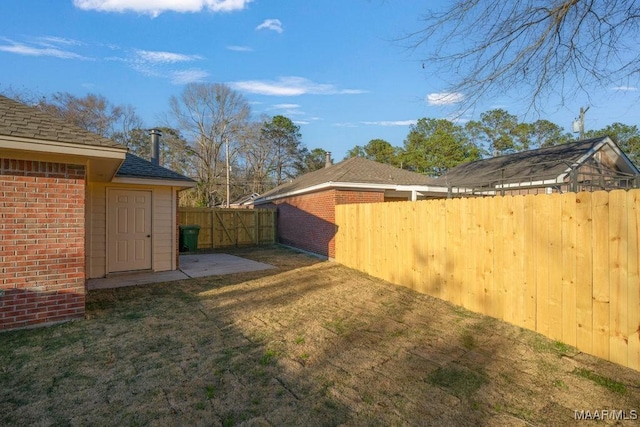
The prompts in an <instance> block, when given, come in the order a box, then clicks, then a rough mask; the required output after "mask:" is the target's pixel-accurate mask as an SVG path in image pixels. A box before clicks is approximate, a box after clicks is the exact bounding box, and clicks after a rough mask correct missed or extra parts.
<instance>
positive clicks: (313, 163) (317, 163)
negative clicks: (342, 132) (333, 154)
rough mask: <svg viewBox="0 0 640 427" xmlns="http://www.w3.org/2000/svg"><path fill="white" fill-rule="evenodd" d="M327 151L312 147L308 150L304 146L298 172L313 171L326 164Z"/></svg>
mask: <svg viewBox="0 0 640 427" xmlns="http://www.w3.org/2000/svg"><path fill="white" fill-rule="evenodd" d="M326 162H327V151H325V150H323V149H322V148H314V149H313V150H311V151H309V150H308V149H306V148H304V149H303V150H302V164H301V165H300V167H299V168H298V174H299V175H302V174H305V173H309V172H313V171H316V170H318V169H322V168H324V167H325V166H326Z"/></svg>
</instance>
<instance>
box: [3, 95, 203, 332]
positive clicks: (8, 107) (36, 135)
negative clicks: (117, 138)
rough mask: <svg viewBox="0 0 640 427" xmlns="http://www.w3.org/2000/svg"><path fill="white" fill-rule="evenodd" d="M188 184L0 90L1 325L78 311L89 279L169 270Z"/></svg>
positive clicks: (62, 316)
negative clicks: (182, 195)
mask: <svg viewBox="0 0 640 427" xmlns="http://www.w3.org/2000/svg"><path fill="white" fill-rule="evenodd" d="M154 151H155V153H158V150H154ZM194 185H195V182H194V181H193V180H191V179H190V178H187V177H185V176H182V175H180V174H177V173H175V172H172V171H170V170H168V169H165V168H163V167H161V166H159V165H158V159H157V157H155V158H154V161H153V162H148V161H146V160H143V159H141V158H139V157H137V156H134V155H132V154H129V153H128V152H127V148H126V147H123V146H121V145H118V144H116V143H115V142H114V141H111V140H109V139H107V138H103V137H101V136H99V135H96V134H93V133H91V132H87V131H85V130H83V129H80V128H78V127H76V126H73V125H70V124H68V123H66V122H63V121H61V120H58V119H56V118H53V117H51V116H49V115H47V114H45V113H43V112H41V111H39V110H37V109H35V108H31V107H28V106H26V105H23V104H20V103H18V102H16V101H13V100H11V99H8V98H6V97H2V96H0V236H1V239H0V330H1V329H9V328H16V327H24V326H30V325H34V324H42V323H51V322H57V321H63V320H69V319H72V318H78V317H83V316H84V309H85V292H86V288H85V283H86V280H87V279H90V278H98V277H104V276H106V275H108V274H111V273H118V272H125V271H164V270H175V269H177V267H178V247H177V246H178V245H177V240H178V233H177V206H178V191H180V190H182V189H184V188H188V187H192V186H194Z"/></svg>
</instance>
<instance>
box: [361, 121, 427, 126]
mask: <svg viewBox="0 0 640 427" xmlns="http://www.w3.org/2000/svg"><path fill="white" fill-rule="evenodd" d="M417 122H418V121H417V120H382V121H378V122H362V124H365V125H372V126H411V125H415V124H416V123H417Z"/></svg>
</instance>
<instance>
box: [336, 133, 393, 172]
mask: <svg viewBox="0 0 640 427" xmlns="http://www.w3.org/2000/svg"><path fill="white" fill-rule="evenodd" d="M399 155H400V151H399V150H398V148H396V147H394V146H392V145H391V144H390V143H389V142H387V141H385V140H384V139H372V140H371V141H369V142H368V143H367V145H365V146H364V147H362V146H359V145H356V146H355V147H353V148H352V149H351V150H349V151H348V152H347V156H346V158H351V157H364V158H365V159H369V160H373V161H375V162H378V163H386V164H388V165H394V166H398V165H399V164H400V158H399Z"/></svg>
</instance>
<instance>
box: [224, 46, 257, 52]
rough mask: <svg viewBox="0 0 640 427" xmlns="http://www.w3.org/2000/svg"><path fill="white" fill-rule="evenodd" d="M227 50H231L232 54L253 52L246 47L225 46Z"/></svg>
mask: <svg viewBox="0 0 640 427" xmlns="http://www.w3.org/2000/svg"><path fill="white" fill-rule="evenodd" d="M227 50H232V51H234V52H253V49H251V48H250V47H248V46H233V45H232V46H227Z"/></svg>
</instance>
